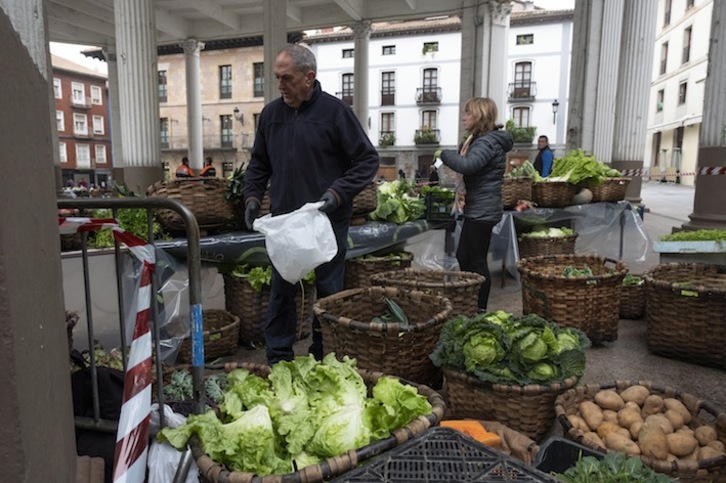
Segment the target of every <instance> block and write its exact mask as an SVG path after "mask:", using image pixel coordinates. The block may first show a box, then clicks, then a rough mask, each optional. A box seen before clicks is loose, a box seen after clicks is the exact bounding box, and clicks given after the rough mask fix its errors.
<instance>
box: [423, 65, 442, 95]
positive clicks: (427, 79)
mask: <svg viewBox="0 0 726 483" xmlns="http://www.w3.org/2000/svg"><path fill="white" fill-rule="evenodd" d="M438 86H439V69H424V71H423V89H424V93H426V92H436V88H437V87H438Z"/></svg>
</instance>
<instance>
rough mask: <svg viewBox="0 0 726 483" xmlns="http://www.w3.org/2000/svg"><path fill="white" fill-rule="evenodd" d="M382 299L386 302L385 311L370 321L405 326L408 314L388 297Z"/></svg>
mask: <svg viewBox="0 0 726 483" xmlns="http://www.w3.org/2000/svg"><path fill="white" fill-rule="evenodd" d="M384 300H385V302H386V312H385V313H383V314H381V315H377V316H375V317H373V319H371V322H378V323H379V324H401V325H402V326H404V327H407V326H408V316H407V315H406V313H405V312H404V311H403V309H402V308H401V306H400V305H398V304H397V303H396V302H395V301H394V300H393V299H390V298H388V297H386V298H385V299H384Z"/></svg>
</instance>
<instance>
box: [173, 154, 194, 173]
mask: <svg viewBox="0 0 726 483" xmlns="http://www.w3.org/2000/svg"><path fill="white" fill-rule="evenodd" d="M175 174H176V177H177V178H193V177H194V176H196V175H195V174H194V171H193V170H192V168H190V167H189V158H187V157H186V156H184V157H183V158H182V164H180V165H179V167H178V168H176V173H175Z"/></svg>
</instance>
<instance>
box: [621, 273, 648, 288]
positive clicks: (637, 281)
mask: <svg viewBox="0 0 726 483" xmlns="http://www.w3.org/2000/svg"><path fill="white" fill-rule="evenodd" d="M644 283H645V280H643V277H641V276H640V275H633V274H632V273H628V274H626V275H625V277H623V285H624V286H626V287H637V286H639V285H643V284H644Z"/></svg>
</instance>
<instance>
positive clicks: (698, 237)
mask: <svg viewBox="0 0 726 483" xmlns="http://www.w3.org/2000/svg"><path fill="white" fill-rule="evenodd" d="M660 240H661V241H715V242H719V243H721V242H724V241H726V230H693V231H688V230H683V231H678V232H676V233H671V234H670V235H663V236H662V237H660Z"/></svg>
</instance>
